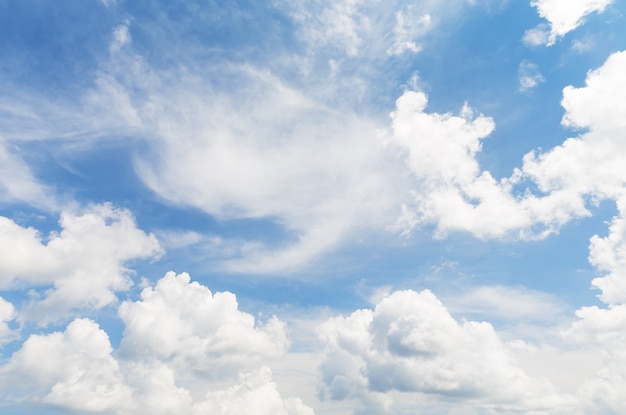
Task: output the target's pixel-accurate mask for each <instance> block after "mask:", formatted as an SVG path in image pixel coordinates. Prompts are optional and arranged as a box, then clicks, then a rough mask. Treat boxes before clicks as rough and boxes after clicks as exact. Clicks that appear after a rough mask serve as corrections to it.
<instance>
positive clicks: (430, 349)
mask: <svg viewBox="0 0 626 415" xmlns="http://www.w3.org/2000/svg"><path fill="white" fill-rule="evenodd" d="M319 334H320V337H321V338H322V340H323V341H324V343H325V344H326V358H325V360H324V362H323V363H322V366H321V375H322V382H323V388H324V389H323V393H324V394H326V395H327V396H328V397H330V398H333V399H346V398H350V397H360V396H362V395H364V394H370V396H371V397H373V398H376V395H375V394H374V395H371V393H372V392H374V393H387V397H389V396H390V395H389V392H391V391H394V390H395V391H400V392H406V393H417V394H418V395H414V399H416V400H418V401H419V399H420V398H419V396H446V397H448V399H451V401H452V402H454V398H455V397H462V398H463V399H465V400H470V401H472V402H474V407H475V408H482V409H481V410H485V411H486V410H490V411H493V412H496V413H497V412H503V413H504V412H507V411H511V410H514V411H524V412H526V413H528V412H531V411H533V410H535V411H545V413H549V412H550V410H551V409H553V408H557V407H560V408H559V409H558V410H555V411H554V413H559V411H561V413H566V411H563V408H564V407H565V406H569V405H570V404H571V402H570V401H569V400H568V399H566V398H562V397H560V396H558V395H557V394H555V393H554V391H553V389H552V385H551V384H550V383H549V382H548V381H547V380H545V379H534V378H531V377H529V376H528V375H526V374H525V373H524V371H522V370H521V369H520V368H519V367H518V366H517V365H516V364H515V360H514V357H513V354H512V353H511V352H510V351H509V350H508V349H507V346H506V345H505V344H504V343H503V342H502V341H500V339H499V338H498V336H497V334H496V333H495V331H494V330H493V328H492V327H491V325H490V324H488V323H484V322H483V323H479V322H474V321H466V322H463V323H459V322H457V321H456V320H455V319H454V318H453V317H452V316H450V314H449V313H448V311H447V310H446V309H445V307H444V306H443V305H442V304H441V302H439V300H438V299H437V298H436V297H435V296H434V295H433V294H432V293H431V292H430V291H423V292H420V293H418V292H414V291H410V290H409V291H398V292H394V293H392V294H391V295H389V296H388V297H387V298H385V299H383V300H382V301H381V302H380V303H379V304H378V305H377V306H376V308H375V309H374V310H368V309H364V310H359V311H356V312H354V313H353V314H351V315H350V316H348V317H335V318H333V319H331V320H329V321H327V322H326V323H325V324H323V325H322V326H320V328H319ZM420 394H423V395H420ZM423 401H424V402H427V399H426V398H424V399H423ZM385 406H387V407H388V408H392V407H393V404H391V405H389V403H387V405H381V408H379V410H377V411H373V412H372V413H386V409H385ZM394 413H396V412H394ZM537 413H544V412H537Z"/></svg>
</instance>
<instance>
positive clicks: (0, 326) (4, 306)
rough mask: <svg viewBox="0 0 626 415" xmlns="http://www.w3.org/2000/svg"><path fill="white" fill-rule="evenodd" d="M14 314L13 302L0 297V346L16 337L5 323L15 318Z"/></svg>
mask: <svg viewBox="0 0 626 415" xmlns="http://www.w3.org/2000/svg"><path fill="white" fill-rule="evenodd" d="M16 315H17V313H16V312H15V307H13V304H11V303H10V302H8V301H7V300H5V299H4V298H2V297H0V348H1V347H2V346H3V345H4V344H5V343H7V342H9V341H11V340H13V339H15V338H16V337H17V333H16V331H15V330H13V329H11V328H10V327H9V325H8V324H7V323H8V322H10V321H12V320H13V319H15V317H16Z"/></svg>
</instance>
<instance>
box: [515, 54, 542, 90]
mask: <svg viewBox="0 0 626 415" xmlns="http://www.w3.org/2000/svg"><path fill="white" fill-rule="evenodd" d="M517 74H518V76H519V89H520V91H522V92H524V91H528V90H530V89H533V88H535V87H536V86H537V85H539V84H540V83H541V82H545V78H544V77H543V75H541V72H539V67H538V66H537V64H535V63H532V62H529V61H523V62H521V63H520V64H519V67H518V70H517Z"/></svg>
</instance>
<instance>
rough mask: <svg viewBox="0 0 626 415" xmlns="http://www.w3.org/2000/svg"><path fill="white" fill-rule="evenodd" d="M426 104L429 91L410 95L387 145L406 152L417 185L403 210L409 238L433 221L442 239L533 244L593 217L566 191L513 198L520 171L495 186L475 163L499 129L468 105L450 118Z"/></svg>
mask: <svg viewBox="0 0 626 415" xmlns="http://www.w3.org/2000/svg"><path fill="white" fill-rule="evenodd" d="M426 104H427V97H426V95H425V94H424V93H422V92H406V93H404V94H403V95H402V96H401V97H400V98H399V99H398V101H397V102H396V110H395V111H394V112H393V113H392V114H391V118H392V133H391V138H390V141H391V142H392V143H394V144H395V145H397V146H399V147H400V148H401V149H403V150H404V151H405V152H406V155H407V159H408V167H409V169H410V170H411V172H412V173H413V174H414V176H415V179H416V182H415V183H414V186H415V187H414V192H413V194H414V200H413V202H412V203H410V204H406V205H404V214H403V216H402V217H401V218H400V220H399V223H398V226H399V227H400V229H403V230H404V232H409V231H410V230H411V229H412V228H413V227H415V226H418V225H421V224H423V223H434V224H436V225H437V236H445V235H446V234H447V233H448V232H450V231H454V230H464V231H468V232H471V233H472V234H474V235H476V236H478V237H481V238H493V237H505V236H509V235H511V236H513V235H514V236H517V237H522V238H532V237H541V236H545V235H547V234H549V233H550V232H552V231H554V230H555V229H558V227H559V226H560V225H561V224H563V223H565V222H567V221H568V220H570V219H571V218H572V217H576V216H582V215H586V214H587V213H588V212H587V211H586V209H585V206H584V202H583V201H580V200H578V199H576V198H573V197H572V196H571V195H570V194H567V193H566V194H562V193H558V192H555V193H554V194H550V195H547V196H545V197H536V196H534V195H532V194H530V193H526V194H525V195H523V196H515V195H514V193H513V186H514V185H515V184H516V183H517V182H518V181H519V180H520V176H521V172H516V173H515V174H514V175H513V176H512V177H511V178H507V179H502V180H500V181H497V180H496V179H494V178H493V177H492V176H491V174H490V173H489V172H487V171H481V169H480V166H479V164H478V161H477V160H476V154H477V153H478V152H479V151H480V149H481V140H482V139H483V138H485V137H487V136H488V135H489V134H490V133H491V132H492V131H493V130H494V128H495V124H494V122H493V120H492V119H491V118H488V117H485V116H483V115H479V116H477V117H475V116H474V113H473V111H472V110H471V109H470V108H469V106H467V105H465V106H464V107H463V108H462V110H461V112H460V114H459V115H453V114H450V113H448V114H438V113H427V112H425V108H426ZM571 198H573V199H574V200H570V199H571Z"/></svg>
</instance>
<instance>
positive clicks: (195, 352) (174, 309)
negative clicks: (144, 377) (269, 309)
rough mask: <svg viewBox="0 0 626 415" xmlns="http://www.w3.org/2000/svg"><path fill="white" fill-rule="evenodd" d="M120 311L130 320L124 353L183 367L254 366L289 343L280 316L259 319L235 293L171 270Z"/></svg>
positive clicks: (213, 370) (218, 371) (207, 372)
mask: <svg viewBox="0 0 626 415" xmlns="http://www.w3.org/2000/svg"><path fill="white" fill-rule="evenodd" d="M119 315H120V317H121V318H122V320H123V321H124V324H125V326H126V328H125V329H124V338H123V340H122V343H121V346H120V353H121V354H122V355H124V356H126V357H128V358H150V357H154V358H156V359H158V360H160V361H164V362H168V364H169V365H171V366H172V367H175V368H176V369H177V370H178V371H179V372H180V373H185V372H194V373H202V374H203V376H205V377H212V378H219V377H220V376H223V374H224V371H227V372H228V370H230V368H232V367H234V368H235V370H236V371H241V370H242V368H244V367H255V366H256V365H258V363H259V362H261V361H264V360H266V359H269V358H275V357H278V356H280V355H282V354H284V353H285V351H286V348H287V338H286V333H285V326H284V323H282V322H281V321H279V320H278V319H276V317H272V318H271V319H269V320H268V321H267V322H265V323H264V324H263V325H257V324H256V322H255V319H254V317H253V316H252V315H250V314H247V313H244V312H241V311H239V309H238V304H237V300H236V298H235V296H234V294H231V293H229V292H221V293H215V294H213V293H211V291H210V290H209V289H208V288H207V287H204V286H202V285H200V284H198V283H197V282H190V277H189V275H188V274H184V273H183V274H179V275H176V274H175V273H173V272H169V273H168V274H166V275H165V276H164V277H163V278H162V279H160V280H159V281H158V282H157V284H156V286H155V287H154V288H150V287H148V288H145V289H144V290H143V292H142V293H141V300H140V301H136V302H131V301H126V302H124V303H122V304H121V306H120V308H119ZM251 345H254V348H251Z"/></svg>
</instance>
